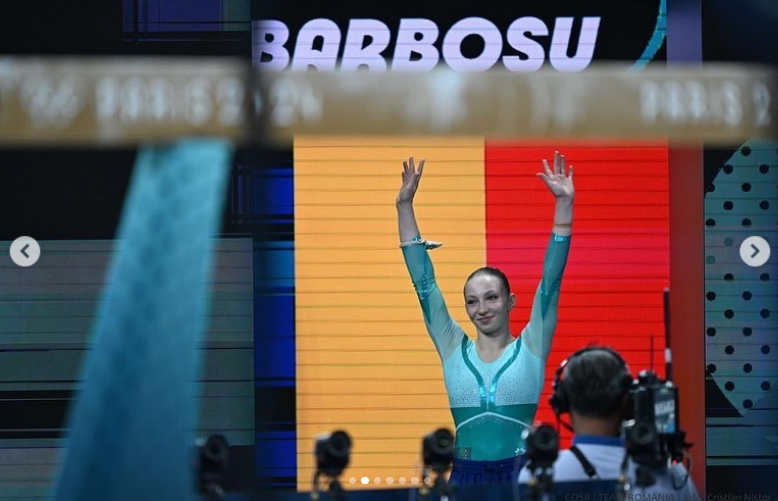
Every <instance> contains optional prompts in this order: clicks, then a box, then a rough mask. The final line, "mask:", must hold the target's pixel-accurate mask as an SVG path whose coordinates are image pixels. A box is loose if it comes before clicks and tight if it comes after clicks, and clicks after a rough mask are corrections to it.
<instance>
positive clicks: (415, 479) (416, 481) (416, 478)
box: [411, 477, 419, 484]
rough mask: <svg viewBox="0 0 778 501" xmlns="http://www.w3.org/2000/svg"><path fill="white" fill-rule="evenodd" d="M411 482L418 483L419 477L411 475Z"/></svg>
mask: <svg viewBox="0 0 778 501" xmlns="http://www.w3.org/2000/svg"><path fill="white" fill-rule="evenodd" d="M411 483H412V484H418V483H419V478H418V477H413V478H412V479H411Z"/></svg>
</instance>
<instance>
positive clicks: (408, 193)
mask: <svg viewBox="0 0 778 501" xmlns="http://www.w3.org/2000/svg"><path fill="white" fill-rule="evenodd" d="M422 172H424V160H423V159H422V161H421V162H419V167H418V169H417V168H416V165H415V164H414V162H413V157H411V158H409V159H408V161H407V162H403V185H402V187H401V188H400V193H398V194H397V204H398V205H399V204H412V203H413V197H414V195H416V190H417V189H418V188H419V180H420V179H421V174H422Z"/></svg>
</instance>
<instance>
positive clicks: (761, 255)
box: [740, 237, 770, 267]
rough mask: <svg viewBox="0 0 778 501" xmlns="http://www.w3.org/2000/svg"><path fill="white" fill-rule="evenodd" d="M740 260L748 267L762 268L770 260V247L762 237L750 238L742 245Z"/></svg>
mask: <svg viewBox="0 0 778 501" xmlns="http://www.w3.org/2000/svg"><path fill="white" fill-rule="evenodd" d="M740 259H742V260H743V262H744V263H746V264H747V265H748V266H753V267H757V266H762V265H763V264H765V263H766V262H767V260H768V259H770V245H769V244H768V243H767V241H766V240H765V239H764V238H762V237H748V238H746V239H745V240H743V243H742V244H740Z"/></svg>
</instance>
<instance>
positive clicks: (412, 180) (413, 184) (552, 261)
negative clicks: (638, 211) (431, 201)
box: [396, 152, 575, 485]
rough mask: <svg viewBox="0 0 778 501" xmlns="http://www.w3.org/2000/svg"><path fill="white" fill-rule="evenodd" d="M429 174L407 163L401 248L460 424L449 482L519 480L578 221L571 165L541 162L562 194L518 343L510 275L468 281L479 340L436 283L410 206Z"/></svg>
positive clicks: (400, 205) (484, 271) (477, 274)
mask: <svg viewBox="0 0 778 501" xmlns="http://www.w3.org/2000/svg"><path fill="white" fill-rule="evenodd" d="M423 171H424V160H422V161H421V162H420V163H419V166H418V168H416V166H415V165H414V161H413V157H411V158H410V159H409V160H408V161H407V162H403V176H402V178H403V185H402V188H400V193H399V194H398V195H397V201H396V203H397V215H398V222H399V227H400V242H401V244H400V247H401V248H402V251H403V256H404V257H405V263H406V265H407V266H408V270H409V271H410V274H411V279H412V281H413V285H414V287H415V288H416V293H417V295H418V297H419V302H420V303H421V309H422V313H423V316H424V323H425V325H426V327H427V331H428V332H429V334H430V337H431V338H432V341H433V343H434V344H435V348H436V349H437V351H438V355H440V359H441V362H442V364H443V377H444V379H445V383H446V390H447V392H448V399H449V405H450V407H451V413H452V414H453V417H454V423H455V425H456V457H455V460H454V470H453V472H452V474H451V479H450V481H451V482H452V483H458V484H461V485H472V484H500V483H506V482H511V481H512V479H513V480H515V478H516V477H515V475H516V474H517V472H518V470H519V469H520V468H521V466H523V462H524V461H523V459H524V439H523V438H522V432H523V430H524V428H525V427H527V426H529V425H531V424H532V422H533V419H534V416H535V411H536V410H537V407H538V405H537V404H538V399H539V398H540V392H541V389H542V388H543V382H544V375H545V374H544V373H545V364H546V357H547V356H548V353H549V351H550V349H551V340H552V337H553V335H554V329H555V327H556V323H557V304H558V301H559V287H560V284H561V281H562V273H563V272H564V269H565V263H566V262H567V254H568V250H569V248H570V234H571V231H572V223H573V198H574V196H575V188H574V187H573V167H572V165H571V166H570V170H569V173H568V172H566V170H565V157H564V156H563V155H560V154H559V152H556V153H555V154H554V166H553V170H552V169H551V167H549V165H548V162H547V161H546V160H545V159H544V160H543V172H539V173H538V174H537V175H538V177H540V178H541V180H542V181H543V182H544V183H545V184H546V186H547V187H548V189H549V191H551V193H552V194H553V195H554V197H555V198H556V210H555V214H554V226H553V232H552V234H551V237H550V242H549V244H548V249H547V250H546V256H545V262H544V264H543V277H542V278H541V280H540V285H539V286H538V289H537V292H536V293H535V298H534V301H533V303H532V312H531V313H530V318H529V322H528V323H527V325H526V326H525V327H524V329H523V330H522V331H521V336H520V337H518V338H517V339H514V337H513V336H512V335H511V332H510V329H509V324H508V318H509V316H510V312H511V310H512V309H513V307H514V306H515V305H516V295H515V294H513V293H511V289H510V285H509V283H508V278H507V277H506V276H505V274H504V273H503V272H502V271H500V270H498V269H496V268H490V267H483V268H479V269H477V270H475V271H474V272H473V273H472V274H471V275H470V276H469V277H468V279H467V281H466V282H465V287H464V299H465V307H466V309H467V315H468V317H470V321H471V322H473V324H474V325H475V328H476V331H477V333H478V336H477V338H476V340H475V341H472V340H470V338H468V337H467V335H466V334H465V331H464V330H463V329H462V327H460V326H459V325H458V324H457V323H456V322H455V321H454V319H452V318H451V316H450V315H449V313H448V310H447V309H446V303H445V301H444V299H443V295H442V294H441V292H440V289H438V286H437V284H436V283H435V273H434V271H433V268H432V262H431V261H430V258H429V256H428V254H427V249H428V248H434V247H435V246H437V245H439V244H437V243H435V242H428V241H425V240H423V239H422V237H421V234H420V232H419V227H418V225H417V224H416V216H415V214H414V211H413V197H414V195H415V194H416V190H417V189H418V187H419V180H420V179H421V175H422V172H423Z"/></svg>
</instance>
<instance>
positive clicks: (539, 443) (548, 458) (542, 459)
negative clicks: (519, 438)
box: [524, 424, 559, 470]
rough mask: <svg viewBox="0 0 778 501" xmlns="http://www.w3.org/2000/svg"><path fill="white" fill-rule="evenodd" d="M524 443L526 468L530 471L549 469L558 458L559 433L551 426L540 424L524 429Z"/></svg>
mask: <svg viewBox="0 0 778 501" xmlns="http://www.w3.org/2000/svg"><path fill="white" fill-rule="evenodd" d="M524 443H525V447H526V449H527V452H526V455H527V467H528V468H530V469H532V470H535V469H547V468H551V467H552V466H553V465H554V461H556V458H557V457H558V456H559V433H557V430H556V428H554V427H553V426H551V425H548V424H541V425H539V426H534V427H532V428H528V429H526V430H525V431H524Z"/></svg>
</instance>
